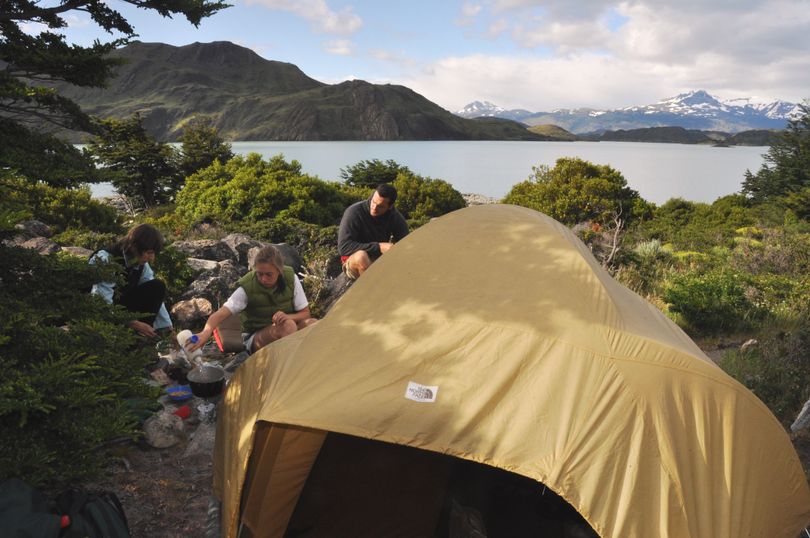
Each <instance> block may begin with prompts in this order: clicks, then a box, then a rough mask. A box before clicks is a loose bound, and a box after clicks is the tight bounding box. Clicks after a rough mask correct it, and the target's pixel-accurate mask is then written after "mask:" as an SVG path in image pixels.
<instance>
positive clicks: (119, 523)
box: [56, 489, 130, 538]
mask: <svg viewBox="0 0 810 538" xmlns="http://www.w3.org/2000/svg"><path fill="white" fill-rule="evenodd" d="M56 511H57V512H58V513H59V514H62V515H66V516H68V517H69V518H70V525H68V526H67V527H66V528H65V529H63V531H62V533H61V534H60V535H59V536H60V538H130V534H129V524H128V523H127V516H126V514H125V513H124V508H123V507H122V506H121V501H119V500H118V497H117V496H116V495H115V493H112V492H100V493H88V492H86V491H82V490H77V489H70V490H67V491H65V492H64V493H62V494H61V495H60V496H59V498H57V499H56Z"/></svg>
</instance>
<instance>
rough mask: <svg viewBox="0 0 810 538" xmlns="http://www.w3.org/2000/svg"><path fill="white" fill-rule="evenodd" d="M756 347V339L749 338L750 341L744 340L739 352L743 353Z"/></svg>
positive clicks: (757, 343)
mask: <svg viewBox="0 0 810 538" xmlns="http://www.w3.org/2000/svg"><path fill="white" fill-rule="evenodd" d="M758 345H759V342H758V341H757V340H756V339H754V338H751V339H750V340H746V341H745V342H744V343H743V345H741V346H740V351H743V352H745V351H748V350H749V349H751V348H754V347H757V346H758Z"/></svg>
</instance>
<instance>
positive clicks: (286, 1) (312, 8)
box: [247, 0, 363, 35]
mask: <svg viewBox="0 0 810 538" xmlns="http://www.w3.org/2000/svg"><path fill="white" fill-rule="evenodd" d="M247 4H248V5H251V4H254V5H255V4H258V5H262V6H265V7H267V8H270V9H277V10H280V11H289V12H291V13H295V14H296V15H298V16H300V17H302V18H304V19H306V20H308V21H309V22H310V23H311V24H312V25H313V26H314V27H315V28H316V29H317V30H318V31H321V32H324V33H327V34H338V35H351V34H353V33H355V32H357V31H358V30H359V29H360V28H361V27H362V26H363V19H361V18H360V17H359V16H358V15H357V14H355V13H354V11H353V10H352V8H351V6H347V7H345V8H343V9H341V10H340V11H334V10H332V9H331V8H330V7H329V5H328V4H327V3H326V2H325V0H247Z"/></svg>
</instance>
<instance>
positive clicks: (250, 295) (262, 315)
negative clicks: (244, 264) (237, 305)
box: [237, 265, 295, 333]
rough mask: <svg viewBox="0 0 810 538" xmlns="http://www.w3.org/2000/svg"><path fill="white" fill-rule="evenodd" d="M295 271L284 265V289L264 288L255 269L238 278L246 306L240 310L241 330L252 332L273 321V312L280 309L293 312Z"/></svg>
mask: <svg viewBox="0 0 810 538" xmlns="http://www.w3.org/2000/svg"><path fill="white" fill-rule="evenodd" d="M294 279H295V273H294V272H293V269H292V267H288V266H286V265H285V266H284V284H285V286H284V290H283V291H280V292H279V291H276V288H275V287H273V288H265V287H264V286H262V285H261V284H260V283H259V279H258V278H257V277H256V272H255V271H250V272H248V274H246V275H245V276H243V277H242V278H240V279H239V281H238V282H237V284H239V285H240V286H241V287H242V288H244V289H245V293H246V294H247V303H248V304H247V308H245V309H244V310H242V313H241V314H240V315H241V318H242V332H246V333H254V332H256V331H258V330H259V329H263V328H265V327H267V326H268V325H270V324H271V323H273V314H275V313H276V312H278V311H279V310H281V311H282V312H284V313H286V314H292V313H294V312H295V308H294V307H293V290H294V289H295V280H294Z"/></svg>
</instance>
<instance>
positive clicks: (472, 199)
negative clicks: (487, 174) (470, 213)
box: [461, 193, 498, 206]
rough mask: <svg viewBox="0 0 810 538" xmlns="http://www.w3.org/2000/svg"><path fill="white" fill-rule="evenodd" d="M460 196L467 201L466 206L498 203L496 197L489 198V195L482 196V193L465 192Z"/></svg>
mask: <svg viewBox="0 0 810 538" xmlns="http://www.w3.org/2000/svg"><path fill="white" fill-rule="evenodd" d="M461 197H462V198H464V201H465V202H467V205H468V206H472V205H485V204H496V203H498V199H497V198H491V197H489V196H484V195H483V194H474V193H465V194H462V195H461Z"/></svg>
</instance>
